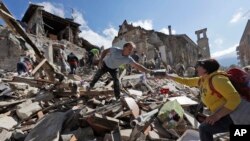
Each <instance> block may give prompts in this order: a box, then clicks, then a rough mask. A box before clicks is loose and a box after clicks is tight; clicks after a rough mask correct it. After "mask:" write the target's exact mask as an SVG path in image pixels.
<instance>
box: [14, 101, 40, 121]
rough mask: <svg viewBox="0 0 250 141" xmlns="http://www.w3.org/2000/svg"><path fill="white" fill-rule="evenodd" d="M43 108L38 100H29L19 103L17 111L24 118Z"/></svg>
mask: <svg viewBox="0 0 250 141" xmlns="http://www.w3.org/2000/svg"><path fill="white" fill-rule="evenodd" d="M41 109H42V108H41V106H40V105H39V103H38V102H34V103H32V102H31V100H28V101H26V102H24V103H22V104H19V105H17V110H16V113H17V115H18V117H19V118H20V119H22V120H23V119H26V118H28V117H29V116H30V115H32V114H33V113H35V112H37V111H39V110H41Z"/></svg>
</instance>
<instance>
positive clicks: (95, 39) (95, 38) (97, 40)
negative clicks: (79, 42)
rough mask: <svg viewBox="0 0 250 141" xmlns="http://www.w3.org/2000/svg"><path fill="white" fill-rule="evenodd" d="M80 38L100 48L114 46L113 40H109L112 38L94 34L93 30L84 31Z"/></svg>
mask: <svg viewBox="0 0 250 141" xmlns="http://www.w3.org/2000/svg"><path fill="white" fill-rule="evenodd" d="M79 36H80V37H83V38H84V39H86V40H87V41H89V42H90V43H91V44H94V45H97V46H99V47H100V46H102V45H104V47H105V48H107V47H110V46H111V45H112V40H110V39H109V38H110V37H105V36H102V35H99V34H98V33H96V32H94V31H93V30H91V29H88V30H82V32H81V33H80V35H79Z"/></svg>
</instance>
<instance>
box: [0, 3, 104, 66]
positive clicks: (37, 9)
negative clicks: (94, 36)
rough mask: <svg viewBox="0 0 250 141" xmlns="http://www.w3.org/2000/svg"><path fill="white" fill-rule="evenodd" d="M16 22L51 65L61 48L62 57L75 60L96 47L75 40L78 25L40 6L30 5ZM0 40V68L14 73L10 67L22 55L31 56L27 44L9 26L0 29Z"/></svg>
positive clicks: (84, 41) (78, 31) (79, 38)
mask: <svg viewBox="0 0 250 141" xmlns="http://www.w3.org/2000/svg"><path fill="white" fill-rule="evenodd" d="M17 21H18V22H19V24H20V25H21V26H22V28H23V29H24V31H25V32H26V33H25V34H27V35H28V36H29V38H30V39H31V40H32V42H33V43H34V44H35V46H36V47H37V48H38V49H39V50H40V51H41V52H43V53H44V56H45V58H46V59H47V60H48V61H49V62H50V63H51V64H56V63H57V62H56V56H57V55H58V52H59V49H60V48H61V47H62V46H65V52H66V54H69V53H70V52H73V53H74V54H75V55H76V56H77V57H78V58H81V57H83V56H85V55H86V51H87V50H90V49H92V48H99V47H98V46H95V45H92V44H91V43H89V42H88V41H87V40H85V39H83V38H81V37H79V33H80V29H79V27H80V24H78V23H75V22H73V20H72V19H68V18H66V19H65V18H62V17H59V16H56V15H54V14H51V13H49V12H47V11H45V10H44V7H43V6H40V5H35V4H30V5H29V7H28V9H27V10H26V12H25V14H24V16H23V18H22V20H21V21H19V20H17ZM11 28H12V29H14V28H13V27H11ZM14 30H15V29H14ZM0 37H1V38H0V41H1V42H0V47H1V49H2V51H1V53H0V61H1V62H2V63H0V68H4V69H5V70H6V71H14V70H15V69H16V65H13V64H16V63H17V62H19V61H20V60H22V58H23V57H24V56H27V55H28V56H35V53H34V51H33V50H32V48H31V47H30V45H29V44H28V43H27V42H25V40H24V39H23V38H22V37H20V36H19V35H17V34H16V33H15V32H12V30H10V28H9V27H4V26H1V27H0Z"/></svg>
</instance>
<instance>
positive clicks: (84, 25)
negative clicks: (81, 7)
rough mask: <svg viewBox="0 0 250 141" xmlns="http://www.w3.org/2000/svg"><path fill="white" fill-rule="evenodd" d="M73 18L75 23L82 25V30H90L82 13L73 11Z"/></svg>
mask: <svg viewBox="0 0 250 141" xmlns="http://www.w3.org/2000/svg"><path fill="white" fill-rule="evenodd" d="M72 17H73V19H74V22H76V23H79V24H81V28H82V29H88V28H89V27H88V25H87V22H86V21H85V20H84V18H83V15H82V13H80V12H79V11H77V10H73V13H72Z"/></svg>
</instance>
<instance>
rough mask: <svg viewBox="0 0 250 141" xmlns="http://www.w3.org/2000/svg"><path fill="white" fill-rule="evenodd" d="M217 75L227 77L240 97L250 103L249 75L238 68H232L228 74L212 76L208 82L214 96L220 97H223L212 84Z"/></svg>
mask: <svg viewBox="0 0 250 141" xmlns="http://www.w3.org/2000/svg"><path fill="white" fill-rule="evenodd" d="M215 75H224V76H227V77H228V78H229V80H230V81H231V83H232V84H233V86H234V88H235V89H236V90H237V91H238V93H239V94H240V96H241V97H242V98H244V99H246V100H247V101H249V102H250V76H249V74H248V73H246V72H245V71H243V70H241V69H238V68H232V69H229V70H228V71H227V72H226V74H222V73H221V74H220V73H218V74H214V75H212V76H211V77H210V78H209V80H208V83H209V87H210V88H211V90H212V94H216V95H217V96H218V97H222V96H221V94H220V93H219V92H218V91H217V90H216V89H215V88H214V86H213V84H212V79H213V77H214V76H215Z"/></svg>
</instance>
